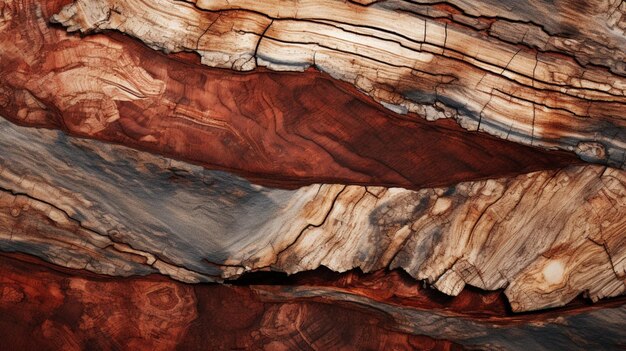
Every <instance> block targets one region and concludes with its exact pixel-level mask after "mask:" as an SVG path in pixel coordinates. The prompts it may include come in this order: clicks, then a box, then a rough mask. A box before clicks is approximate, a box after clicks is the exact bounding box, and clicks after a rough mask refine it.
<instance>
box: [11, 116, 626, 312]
mask: <svg viewBox="0 0 626 351" xmlns="http://www.w3.org/2000/svg"><path fill="white" fill-rule="evenodd" d="M0 132H2V134H3V135H5V137H4V138H3V139H2V143H0V151H1V152H2V154H3V155H4V159H3V160H2V161H0V166H1V167H2V168H1V170H2V171H1V172H0V188H1V189H2V190H3V191H2V193H0V194H1V195H2V198H1V199H0V201H1V202H0V208H1V209H2V211H1V212H0V213H1V216H2V217H0V218H1V219H2V222H1V223H0V226H2V228H4V230H3V232H4V233H6V234H0V235H2V243H3V244H2V245H3V247H4V248H5V250H15V251H22V252H27V253H30V254H33V255H37V256H40V257H43V258H46V259H47V260H49V261H51V262H53V263H57V264H61V265H64V266H68V267H73V268H84V269H87V270H91V271H94V272H97V273H103V274H114V275H129V274H145V273H147V272H154V271H157V272H160V273H163V274H167V275H170V276H171V277H173V278H175V279H178V280H182V281H189V282H196V281H212V280H215V279H218V280H219V279H221V278H233V277H236V276H238V275H240V274H242V273H244V272H246V271H257V270H266V269H272V270H277V271H284V272H288V273H295V272H299V271H304V270H312V269H316V268H318V267H319V266H320V265H324V266H326V267H328V268H330V269H332V270H336V271H346V270H350V269H352V268H356V267H358V268H360V269H362V270H363V271H366V272H369V271H372V270H377V269H381V268H385V267H389V268H396V267H398V268H403V269H404V270H406V271H407V272H408V273H409V274H411V275H412V276H413V277H415V278H417V279H425V280H426V281H428V282H429V283H432V284H433V286H434V287H435V288H436V289H439V290H441V291H443V292H445V293H447V294H449V295H457V294H458V293H459V292H460V291H461V289H462V288H463V286H464V285H465V283H468V284H471V285H473V286H476V287H480V288H482V289H486V290H495V289H501V288H505V287H506V289H505V294H506V295H507V297H508V299H509V301H510V303H511V305H512V307H513V309H514V310H531V309H538V308H545V307H554V306H559V305H562V304H564V303H567V302H569V301H570V300H571V299H573V298H574V297H575V296H577V295H578V294H580V293H582V292H586V293H587V294H588V295H589V297H591V298H592V299H593V300H597V299H599V298H603V297H608V296H615V295H618V294H621V293H623V292H624V274H625V272H626V240H625V237H624V235H623V228H624V226H625V225H626V217H624V216H623V214H624V212H623V210H624V207H625V206H626V173H625V172H624V171H620V170H616V169H611V168H606V167H601V166H591V165H589V166H570V167H568V168H564V169H560V170H552V171H541V172H534V173H529V174H526V175H521V176H517V177H513V178H508V179H507V178H505V179H492V180H485V181H476V182H465V183H459V184H457V185H455V186H453V187H450V188H434V189H422V190H418V191H412V190H405V189H401V188H382V187H371V186H367V187H365V186H358V185H349V186H346V185H331V184H325V185H317V184H316V185H311V186H306V187H302V188H300V189H298V190H280V189H270V188H263V187H261V186H255V185H253V184H250V183H249V182H247V181H245V180H244V179H241V178H238V177H236V176H233V175H229V174H226V173H222V172H216V171H208V170H204V169H202V168H201V167H199V166H193V165H190V164H186V163H183V162H175V161H173V160H171V159H165V158H162V157H157V156H152V155H149V154H144V153H140V152H136V151H133V150H130V149H128V148H125V147H120V146H113V145H108V144H103V143H100V142H95V141H88V140H80V139H75V138H72V137H66V136H64V135H63V134H61V133H59V132H55V131H46V130H34V129H29V128H23V127H16V126H14V125H11V124H10V123H8V122H6V121H3V122H2V123H1V124H0ZM15 145H20V147H19V148H17V147H15ZM77 194H79V195H78V196H77ZM45 222H48V223H50V224H49V225H48V226H45V227H44V226H43V223H45ZM38 227H44V228H46V229H39V230H37V229H36V228H38ZM512 256H514V257H515V259H514V260H512V259H511V257H512Z"/></svg>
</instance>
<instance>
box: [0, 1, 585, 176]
mask: <svg viewBox="0 0 626 351" xmlns="http://www.w3.org/2000/svg"><path fill="white" fill-rule="evenodd" d="M58 8H60V4H59V3H55V2H37V1H34V0H11V1H8V2H6V5H5V8H4V11H3V13H4V17H3V18H4V22H3V29H2V31H0V42H2V43H6V45H3V48H2V49H0V58H1V59H2V62H3V65H2V66H1V67H0V114H1V115H3V116H4V117H7V118H9V119H11V120H12V121H14V122H16V123H19V124H22V125H30V126H44V127H55V128H61V129H63V130H65V131H67V132H69V133H71V134H73V135H78V136H83V137H90V138H95V139H100V140H105V141H112V142H116V143H121V144H124V145H127V146H132V147H136V148H140V149H143V150H148V151H151V152H155V153H160V154H165V155H168V156H170V157H173V158H176V159H183V160H188V161H191V162H193V163H197V164H200V165H203V166H206V167H210V168H213V169H215V168H220V169H225V170H229V171H233V172H236V173H238V174H240V175H244V176H246V177H247V178H249V179H253V180H255V181H256V182H257V183H262V184H265V185H274V186H281V187H291V188H293V187H295V186H297V185H305V184H311V183H315V182H327V183H334V182H338V183H339V182H341V183H357V184H370V185H384V186H403V187H408V188H419V187H424V186H441V185H450V184H454V183H457V182H459V181H464V180H473V179H482V178H487V177H498V176H508V175H515V174H519V173H524V172H530V171H533V170H542V169H554V168H559V167H561V166H564V165H566V164H569V163H572V162H573V158H572V157H567V156H565V155H563V154H562V153H557V152H542V151H538V150H536V149H533V148H528V147H521V146H519V145H517V144H515V143H512V142H505V141H500V140H498V139H495V138H491V137H485V136H481V135H477V134H475V133H466V132H464V131H463V129H461V128H459V127H458V126H456V124H454V123H452V122H450V121H447V122H445V121H441V122H438V123H429V122H426V121H423V120H421V119H416V118H414V117H413V118H405V117H402V116H397V115H394V114H393V113H391V112H388V111H385V110H384V109H383V108H381V107H380V106H377V104H375V103H374V102H372V101H370V100H368V99H366V98H364V97H363V96H360V95H361V94H359V93H357V92H356V91H355V89H353V88H352V87H349V86H347V85H346V84H337V83H335V82H333V81H332V79H330V78H329V77H328V76H326V75H323V74H320V73H319V72H317V73H316V72H312V71H311V72H307V73H306V74H278V73H258V74H246V75H242V74H236V73H233V72H228V71H224V70H211V69H207V68H206V67H202V66H198V65H193V64H189V63H188V62H180V61H179V60H181V58H180V56H179V57H176V58H174V57H171V56H169V57H166V56H164V55H159V54H156V53H154V52H153V51H152V50H150V49H148V48H145V47H143V46H142V45H139V44H137V43H135V42H133V41H132V40H130V39H129V38H127V37H123V36H114V37H107V36H91V37H86V38H80V37H78V36H70V35H67V34H66V33H65V32H64V31H63V30H62V29H60V28H50V27H49V26H48V23H47V21H46V18H47V16H48V15H52V13H54V11H56V10H58Z"/></svg>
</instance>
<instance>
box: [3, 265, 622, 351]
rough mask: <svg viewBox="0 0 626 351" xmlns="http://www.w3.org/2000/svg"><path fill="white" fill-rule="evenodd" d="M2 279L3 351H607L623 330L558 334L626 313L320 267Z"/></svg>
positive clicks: (6, 275)
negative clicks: (513, 307)
mask: <svg viewBox="0 0 626 351" xmlns="http://www.w3.org/2000/svg"><path fill="white" fill-rule="evenodd" d="M0 273H1V274H0V312H1V313H2V316H3V318H2V319H0V336H1V337H2V340H3V348H5V349H8V350H18V349H19V350H31V349H32V350H35V349H36V350H60V349H63V350H80V349H129V348H132V349H134V350H172V349H181V350H218V349H219V350H226V349H254V350H257V349H258V350H293V349H300V350H308V349H329V348H332V349H334V350H355V349H361V350H362V349H383V348H385V349H389V348H391V349H394V350H459V349H463V348H465V347H469V348H476V347H478V348H481V347H485V346H488V345H490V344H489V343H485V344H481V343H480V340H483V342H486V341H485V340H490V342H495V343H496V344H497V345H498V344H499V345H504V346H506V345H507V344H508V346H509V347H513V346H515V340H514V338H510V339H506V338H503V336H506V335H507V333H510V332H514V333H516V335H517V337H518V338H519V339H520V340H525V339H526V338H528V337H538V336H539V335H541V334H542V333H543V334H545V335H547V333H553V334H552V338H551V339H546V340H544V341H542V345H543V346H544V347H543V348H545V349H550V347H552V348H553V349H554V348H559V347H567V346H568V345H574V343H578V344H579V345H595V344H594V343H597V342H605V343H606V342H607V341H608V342H612V343H613V344H605V346H606V345H614V346H617V345H618V344H619V342H620V341H619V340H615V339H612V338H614V337H615V335H614V334H613V333H614V329H615V328H616V325H615V323H614V322H611V321H610V320H604V321H603V322H602V323H603V324H601V325H595V326H594V327H592V328H591V330H590V334H588V335H578V336H576V335H573V334H570V335H568V333H571V332H572V330H566V328H564V330H562V331H560V332H559V331H556V332H555V331H554V330H553V329H554V327H555V326H556V325H558V324H559V323H560V322H559V320H560V321H561V322H565V323H564V324H567V323H572V322H578V323H583V324H584V323H585V322H593V321H597V320H598V319H597V318H598V316H596V314H598V313H600V314H601V315H600V316H604V317H605V318H606V316H610V315H611V314H610V313H611V312H614V311H617V312H621V313H624V309H625V308H624V305H623V303H624V299H623V298H618V299H613V300H610V301H606V302H602V303H600V304H597V305H593V306H589V305H586V304H585V303H584V302H582V301H578V302H574V303H571V304H570V305H568V306H567V307H564V308H561V309H558V310H556V311H548V312H541V313H531V314H526V315H521V316H511V315H510V313H509V312H507V311H506V307H505V303H504V300H503V296H502V294H500V293H497V292H495V293H484V292H478V291H470V290H465V291H464V292H463V293H462V294H461V295H459V296H458V297H456V298H448V297H443V296H441V294H436V293H435V292H433V291H432V290H427V289H423V288H421V287H420V286H419V285H418V284H417V283H415V282H414V281H412V280H411V279H407V277H406V276H405V275H404V274H400V273H399V272H397V271H392V272H384V271H379V272H376V273H374V274H368V275H363V274H359V273H356V272H348V273H345V274H341V275H338V274H334V273H329V272H327V271H323V270H318V271H315V272H309V273H304V274H298V275H296V276H295V277H293V278H278V279H274V280H273V281H272V280H271V279H270V280H268V279H263V278H262V277H261V279H260V280H258V279H257V278H258V277H259V276H258V275H257V276H256V277H251V278H247V279H246V281H245V283H246V284H253V285H251V286H250V287H248V286H225V285H217V284H215V285H206V284H205V285H186V284H182V283H179V282H175V281H172V280H169V279H167V278H165V277H163V276H162V275H151V276H147V277H141V278H138V277H136V278H110V277H104V276H99V275H94V274H91V273H88V272H85V271H77V270H68V269H63V268H59V267H57V266H52V265H49V264H47V263H45V262H42V261H39V260H38V259H35V258H32V257H31V256H26V255H22V254H2V255H0ZM268 283H272V284H274V285H265V284H268ZM256 284H261V285H256ZM285 284H286V285H285ZM290 286H292V287H296V286H297V287H302V288H303V289H308V290H310V291H315V290H316V289H317V290H319V289H326V291H328V292H331V293H333V294H336V296H337V297H341V296H342V294H346V293H347V294H348V295H345V296H353V297H354V298H353V299H352V301H351V299H346V301H337V300H332V299H328V298H315V297H311V298H297V296H296V295H295V294H294V295H293V296H292V299H291V300H290V301H284V302H280V301H272V299H271V298H270V299H268V297H267V294H268V292H269V293H271V292H273V291H280V290H288V289H290ZM357 298H366V299H368V300H367V301H370V302H369V305H368V304H364V303H359V302H355V301H354V300H355V299H357ZM394 306H396V307H397V306H400V307H402V308H404V309H405V310H409V311H411V310H412V311H418V312H419V311H423V312H422V313H425V315H424V316H427V317H424V316H422V317H421V318H422V319H421V321H420V323H422V324H424V325H427V324H429V323H436V322H433V321H435V320H436V318H437V316H445V318H446V320H447V321H448V322H447V323H448V325H449V326H446V325H442V326H441V329H442V330H444V332H443V334H445V329H446V328H450V326H453V325H454V324H455V323H464V325H467V326H468V329H467V330H466V331H465V334H464V333H459V334H452V333H451V332H452V331H451V332H449V333H448V334H450V335H454V338H456V339H457V341H458V342H451V341H446V340H437V339H434V338H433V337H432V336H428V335H413V334H414V333H411V332H407V331H406V325H409V326H410V325H411V324H412V323H415V322H412V321H410V320H408V321H404V323H405V326H404V327H403V326H402V325H401V324H400V323H401V321H399V320H397V319H396V318H395V316H394V315H393V313H391V312H390V311H391V310H392V309H393V308H394ZM387 309H389V310H387ZM602 313H604V315H602ZM428 316H430V317H428ZM418 324H419V323H418ZM472 328H474V330H473V329H472ZM476 328H478V329H476ZM425 329H428V328H425ZM478 330H480V331H478ZM602 332H604V334H601V333H602ZM477 333H478V334H482V335H483V337H484V339H481V337H478V336H476V334H477ZM433 334H437V333H436V332H434V331H433ZM473 334H474V335H473ZM24 335H28V336H29V337H24ZM590 336H593V337H596V338H597V340H593V339H591V338H590ZM500 338H502V339H501V340H500ZM502 343H503V344H502Z"/></svg>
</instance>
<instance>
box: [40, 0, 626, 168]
mask: <svg viewBox="0 0 626 351" xmlns="http://www.w3.org/2000/svg"><path fill="white" fill-rule="evenodd" d="M420 2H423V3H428V2H429V1H401V0H389V1H373V2H369V1H368V2H365V4H361V3H356V2H351V1H332V0H325V1H320V0H296V1H277V0H262V1H258V0H235V1H229V0H227V1H204V0H197V1H194V0H189V1H188V3H185V2H183V1H177V0H132V1H118V0H106V1H101V0H76V1H75V2H74V3H72V4H71V5H68V6H66V7H65V8H64V9H63V10H62V11H60V12H59V14H57V15H54V16H53V17H52V21H54V22H58V23H61V24H63V25H64V26H67V27H68V30H70V31H76V30H80V31H81V32H84V33H88V32H93V31H103V30H107V29H113V30H117V31H121V32H124V33H127V34H129V35H131V36H134V37H137V38H139V39H141V40H142V41H143V42H145V43H146V44H148V45H149V46H151V47H153V48H155V49H161V50H164V51H166V52H178V51H195V52H197V53H198V54H200V56H201V58H202V62H203V63H204V64H206V65H209V66H214V67H224V68H231V69H234V70H243V71H246V70H252V69H254V68H256V67H258V66H264V67H268V68H270V69H274V70H280V71H285V70H287V71H293V70H296V71H302V70H304V69H306V68H307V67H311V66H312V67H315V68H317V69H319V70H321V71H324V72H328V73H329V74H330V75H331V76H333V77H335V78H338V79H341V80H345V81H348V82H350V83H352V84H354V85H356V86H357V87H358V88H359V89H360V90H362V91H364V92H365V93H367V94H369V95H371V96H372V97H374V98H375V99H376V100H378V101H379V102H381V103H382V104H383V105H385V106H386V107H388V108H390V109H391V110H394V111H396V112H400V113H406V112H408V111H411V112H415V113H417V114H419V115H423V116H425V117H426V119H429V120H433V119H438V118H455V119H456V120H457V122H458V123H459V124H460V125H461V126H462V127H464V128H466V129H468V130H478V131H485V132H487V133H490V134H492V135H496V136H498V137H501V138H505V139H509V140H514V141H516V142H520V143H523V144H528V145H539V146H542V147H549V148H553V147H557V148H560V149H563V150H569V151H574V152H576V153H577V154H578V155H579V156H580V157H581V158H583V159H585V160H588V161H593V162H601V163H606V164H609V165H611V166H616V167H624V166H625V165H626V153H625V151H626V129H625V127H626V96H625V94H626V78H625V75H626V71H625V67H626V66H625V65H624V57H625V53H624V47H626V35H625V32H624V30H625V28H626V5H624V3H623V2H622V1H617V0H604V1H593V2H592V1H579V0H570V1H559V2H556V3H553V2H548V1H546V2H544V1H540V0H536V1H528V2H518V1H505V2H502V3H500V2H497V1H495V0H494V1H491V0H490V1H485V2H483V3H479V4H478V5H475V4H474V3H473V2H472V3H470V2H465V1H451V2H449V3H446V2H435V3H433V5H428V4H420ZM509 2H510V3H511V4H512V5H510V4H509ZM146 8H148V9H150V10H149V11H146ZM148 13H149V15H148Z"/></svg>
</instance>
